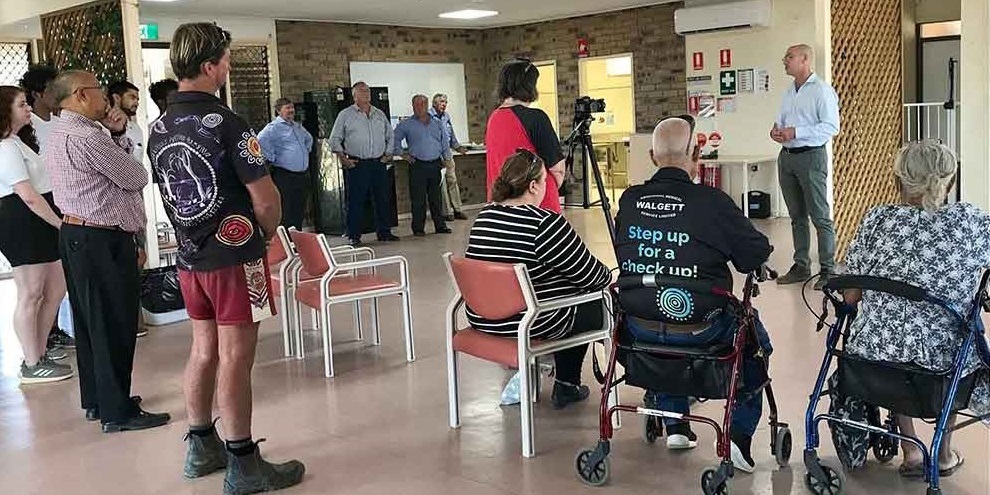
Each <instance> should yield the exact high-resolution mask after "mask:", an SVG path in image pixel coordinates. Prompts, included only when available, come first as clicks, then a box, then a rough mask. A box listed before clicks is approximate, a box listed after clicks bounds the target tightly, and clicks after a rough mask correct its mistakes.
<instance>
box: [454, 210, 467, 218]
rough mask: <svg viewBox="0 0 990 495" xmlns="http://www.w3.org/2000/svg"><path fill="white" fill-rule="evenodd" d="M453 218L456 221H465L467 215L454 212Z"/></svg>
mask: <svg viewBox="0 0 990 495" xmlns="http://www.w3.org/2000/svg"><path fill="white" fill-rule="evenodd" d="M454 218H456V219H458V220H467V219H468V217H467V215H465V214H464V213H461V212H459V211H455V212H454Z"/></svg>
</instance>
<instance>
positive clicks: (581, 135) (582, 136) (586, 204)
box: [564, 114, 615, 239]
mask: <svg viewBox="0 0 990 495" xmlns="http://www.w3.org/2000/svg"><path fill="white" fill-rule="evenodd" d="M592 120H594V118H593V117H592V116H591V114H577V115H575V116H574V130H573V131H571V135H570V136H567V139H565V140H564V141H565V142H566V143H567V157H566V158H565V160H566V164H567V170H568V173H570V175H571V177H573V176H574V174H573V171H574V148H575V147H576V146H577V145H578V144H580V145H581V168H582V172H583V173H582V177H581V179H582V180H581V187H582V192H583V193H584V194H583V198H582V200H581V202H580V203H575V204H566V203H565V204H564V206H580V207H582V208H584V209H586V210H587V209H588V208H591V207H592V206H597V205H601V206H602V212H603V213H604V214H605V225H607V226H608V234H609V239H615V219H613V218H612V208H611V206H610V205H609V203H608V195H607V194H606V192H605V184H604V183H603V182H602V172H601V170H600V169H599V168H598V158H597V157H595V150H594V148H593V147H592V145H591V121H592ZM588 163H591V173H592V176H593V177H594V179H595V184H596V185H597V187H598V197H599V198H600V199H599V200H598V201H594V202H592V201H590V199H591V198H590V196H591V185H590V184H589V182H588Z"/></svg>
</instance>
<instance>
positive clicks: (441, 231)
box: [437, 227, 454, 234]
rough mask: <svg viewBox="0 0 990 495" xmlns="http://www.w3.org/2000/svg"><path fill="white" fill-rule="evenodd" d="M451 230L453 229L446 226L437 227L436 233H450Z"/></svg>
mask: <svg viewBox="0 0 990 495" xmlns="http://www.w3.org/2000/svg"><path fill="white" fill-rule="evenodd" d="M453 232H454V231H453V230H450V228H448V227H444V228H442V229H437V233H438V234H451V233H453Z"/></svg>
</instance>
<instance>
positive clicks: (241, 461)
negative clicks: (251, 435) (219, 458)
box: [223, 439, 306, 495]
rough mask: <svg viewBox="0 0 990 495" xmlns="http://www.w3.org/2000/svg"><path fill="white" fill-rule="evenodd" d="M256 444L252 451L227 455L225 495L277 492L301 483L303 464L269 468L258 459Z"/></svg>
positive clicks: (297, 463) (262, 460) (293, 461)
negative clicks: (244, 453)
mask: <svg viewBox="0 0 990 495" xmlns="http://www.w3.org/2000/svg"><path fill="white" fill-rule="evenodd" d="M262 441H264V439H261V440H258V442H255V444H254V451H253V452H251V453H250V454H247V455H242V456H237V455H234V454H232V453H230V452H229V451H228V452H227V474H226V476H224V478H223V493H224V494H225V495H247V494H251V493H262V492H269V491H274V490H281V489H283V488H288V487H290V486H294V485H298V484H299V483H300V482H302V479H303V475H304V474H305V473H306V466H304V465H303V463H301V462H299V461H296V460H292V461H289V462H284V463H282V464H272V463H270V462H268V461H266V460H264V459H262V458H261V451H260V450H258V443H259V442H262Z"/></svg>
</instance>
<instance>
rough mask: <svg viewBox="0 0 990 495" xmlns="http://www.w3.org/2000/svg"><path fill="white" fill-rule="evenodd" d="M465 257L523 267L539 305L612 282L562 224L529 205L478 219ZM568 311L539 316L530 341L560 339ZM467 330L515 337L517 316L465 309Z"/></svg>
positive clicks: (493, 209) (570, 316) (490, 211)
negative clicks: (490, 317)
mask: <svg viewBox="0 0 990 495" xmlns="http://www.w3.org/2000/svg"><path fill="white" fill-rule="evenodd" d="M465 256H466V257H467V258H471V259H476V260H484V261H494V262H499V263H513V264H515V263H524V264H525V265H526V270H527V271H528V272H529V276H530V279H531V280H532V282H533V288H534V289H535V290H536V297H537V299H539V300H545V299H551V298H557V297H566V296H575V295H579V294H586V293H588V292H592V291H596V290H601V289H603V288H605V287H606V286H607V285H608V283H609V282H610V281H611V275H610V273H609V270H608V268H607V267H605V265H603V264H602V262H600V261H598V259H596V258H595V257H594V256H593V255H592V254H591V252H590V251H588V248H587V247H586V246H585V245H584V242H582V241H581V238H580V237H578V235H577V232H574V229H573V228H572V227H571V224H569V223H567V220H566V219H565V218H564V217H562V216H560V215H558V214H557V213H554V212H552V211H549V210H544V209H542V208H539V207H536V206H530V205H524V206H506V205H500V204H494V203H493V204H490V205H488V206H486V207H485V208H484V209H483V210H481V213H479V214H478V218H477V220H475V222H474V225H473V226H472V227H471V234H470V237H469V238H468V248H467V251H466V252H465ZM574 313H575V309H574V308H573V307H571V308H566V309H562V310H558V311H551V312H547V313H542V314H540V315H539V316H538V317H537V318H536V321H534V323H533V326H532V328H531V330H530V331H531V336H532V337H534V338H541V339H548V340H553V339H559V338H562V337H565V336H566V335H567V334H568V333H569V332H570V329H571V327H572V325H573V323H574ZM467 317H468V321H469V322H470V323H471V325H472V326H473V327H474V328H476V329H478V330H480V331H482V332H486V333H492V334H498V335H504V336H506V337H509V336H514V335H516V331H517V330H518V325H519V321H520V320H521V319H522V315H516V316H514V317H511V318H508V319H505V320H486V319H484V318H482V317H480V316H478V315H477V314H475V313H474V312H473V311H471V308H467Z"/></svg>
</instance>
